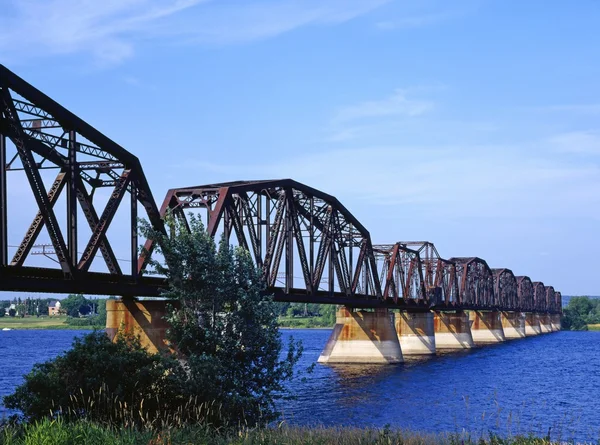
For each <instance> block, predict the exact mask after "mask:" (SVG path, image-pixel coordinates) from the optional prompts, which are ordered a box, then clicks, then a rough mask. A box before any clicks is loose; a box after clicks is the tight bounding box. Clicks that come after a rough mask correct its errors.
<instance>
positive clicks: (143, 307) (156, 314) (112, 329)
mask: <svg viewBox="0 0 600 445" xmlns="http://www.w3.org/2000/svg"><path fill="white" fill-rule="evenodd" d="M168 303H171V304H172V303H173V302H172V301H167V300H145V301H136V300H107V301H106V334H107V335H108V337H109V338H110V339H111V340H112V341H115V339H116V338H117V334H121V333H122V334H132V335H134V336H137V337H139V339H140V343H141V344H142V346H143V347H145V348H146V349H147V350H148V351H149V352H151V353H157V352H158V351H161V350H164V349H168V348H169V343H168V341H167V340H166V332H167V329H168V327H169V325H168V324H167V322H166V321H165V320H164V316H165V315H166V313H167V304H168Z"/></svg>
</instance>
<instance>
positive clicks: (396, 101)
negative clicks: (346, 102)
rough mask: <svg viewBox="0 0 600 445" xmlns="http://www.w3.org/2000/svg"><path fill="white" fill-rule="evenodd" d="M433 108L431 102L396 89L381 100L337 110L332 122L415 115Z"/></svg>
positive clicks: (339, 122)
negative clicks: (413, 97)
mask: <svg viewBox="0 0 600 445" xmlns="http://www.w3.org/2000/svg"><path fill="white" fill-rule="evenodd" d="M433 108H434V104H433V102H430V101H426V100H420V99H410V98H408V97H407V91H406V90H401V89H398V90H396V91H395V92H394V94H392V95H391V96H389V97H387V98H385V99H382V100H372V101H366V102H362V103H359V104H356V105H350V106H347V107H344V108H341V109H340V110H338V111H337V113H336V114H335V116H334V118H333V122H334V123H337V124H341V123H346V122H353V121H357V120H362V119H369V118H383V117H390V116H405V117H415V116H420V115H422V114H424V113H426V112H428V111H431V110H432V109H433Z"/></svg>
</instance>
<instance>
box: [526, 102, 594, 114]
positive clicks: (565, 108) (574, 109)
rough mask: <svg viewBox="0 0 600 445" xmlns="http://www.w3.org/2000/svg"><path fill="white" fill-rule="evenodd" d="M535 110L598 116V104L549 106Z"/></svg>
mask: <svg viewBox="0 0 600 445" xmlns="http://www.w3.org/2000/svg"><path fill="white" fill-rule="evenodd" d="M536 110H539V111H546V112H560V113H562V112H564V113H580V114H600V104H564V105H549V106H545V107H539V108H536Z"/></svg>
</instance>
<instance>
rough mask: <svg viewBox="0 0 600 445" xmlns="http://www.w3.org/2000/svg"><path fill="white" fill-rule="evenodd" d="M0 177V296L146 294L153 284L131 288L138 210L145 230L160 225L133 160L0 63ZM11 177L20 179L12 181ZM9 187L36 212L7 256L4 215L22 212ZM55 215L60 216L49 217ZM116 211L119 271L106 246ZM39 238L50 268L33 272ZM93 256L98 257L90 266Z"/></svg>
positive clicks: (8, 218)
mask: <svg viewBox="0 0 600 445" xmlns="http://www.w3.org/2000/svg"><path fill="white" fill-rule="evenodd" d="M0 172H1V179H0V281H1V282H2V288H3V289H5V290H36V291H49V292H65V293H67V292H86V293H105V294H117V295H129V294H137V293H138V291H142V288H143V292H150V293H154V294H155V293H156V291H153V292H152V289H154V286H150V287H144V286H138V284H139V282H138V273H137V267H135V265H136V263H137V255H138V245H137V243H138V240H137V218H138V209H139V207H141V208H142V209H143V210H145V213H146V215H147V217H148V218H149V220H150V221H151V222H152V224H153V225H155V227H162V222H161V220H160V215H159V213H158V209H157V208H156V204H155V202H154V199H153V197H152V193H151V191H150V187H149V186H148V183H147V181H146V177H145V175H144V172H143V170H142V168H141V165H140V162H139V160H138V159H137V158H136V157H135V156H134V155H132V154H131V153H129V152H128V151H126V150H125V149H124V148H122V147H121V146H119V145H118V144H116V143H115V142H113V141H112V140H110V139H109V138H107V137H106V136H104V135H103V134H102V133H100V132H99V131H97V130H96V129H94V128H93V127H92V126H90V125H89V124H87V123H86V122H84V121H83V120H82V119H80V118H79V117H77V116H75V115H74V114H73V113H71V112H70V111H68V110H67V109H65V108H64V107H62V106H61V105H59V104H58V103H57V102H55V101H54V100H52V99H50V98H49V97H48V96H46V95H45V94H44V93H42V92H41V91H39V90H37V89H36V88H34V87H33V86H31V85H30V84H28V83H27V82H25V81H24V80H23V79H21V78H20V77H18V76H17V75H15V74H14V73H12V72H11V71H9V70H8V69H6V68H5V67H4V66H2V65H0ZM9 173H10V174H11V178H10V180H9V178H8V176H9ZM19 175H20V177H21V180H20V181H19V179H18V178H16V179H15V180H14V181H13V176H19ZM12 184H18V187H19V189H20V190H19V192H18V195H19V196H21V195H22V196H23V197H24V196H25V195H26V193H25V189H26V188H29V189H30V190H31V194H32V196H33V198H34V204H32V210H33V212H35V211H36V210H37V213H35V216H33V219H32V221H31V223H30V224H29V226H28V228H27V230H25V233H24V234H23V237H22V240H21V241H20V242H14V244H15V247H14V249H15V250H14V252H11V251H10V250H9V248H11V249H12V248H13V247H12V246H11V245H10V243H9V234H8V229H7V227H8V226H9V224H10V223H11V221H12V217H13V214H15V216H19V215H20V214H21V213H22V212H23V211H25V209H24V206H23V203H22V202H18V204H17V205H14V206H13V205H12V201H11V205H9V202H8V201H9V199H8V198H9V197H11V196H10V195H15V193H14V192H15V191H16V190H15V189H16V188H17V187H15V186H13V185H12ZM9 186H10V187H12V189H11V191H12V192H13V193H11V194H9V193H8V190H7V189H8V188H9ZM98 195H101V196H100V197H98ZM138 204H140V206H138ZM33 206H35V209H33ZM62 207H66V212H65V213H62V211H61V212H59V209H60V208H62ZM120 209H121V210H120ZM119 210H120V211H121V213H120V214H122V213H127V214H128V215H127V216H128V218H127V220H128V221H129V222H128V227H127V228H126V231H125V233H127V236H126V237H125V239H126V240H127V241H126V243H127V245H129V253H128V257H127V259H126V261H129V262H130V265H125V267H126V269H125V270H124V267H123V265H121V264H119V260H118V259H117V254H116V253H115V250H114V245H113V244H111V243H110V241H109V239H108V230H109V228H110V227H111V224H112V222H113V220H114V218H115V215H116V214H117V212H118V211H119ZM17 214H19V215H17ZM119 231H120V232H121V233H122V232H123V228H121V229H120V230H119ZM40 234H44V235H45V237H46V236H47V239H49V241H50V245H49V246H48V247H49V248H50V249H49V250H51V251H52V254H53V255H54V257H55V259H56V267H54V268H52V267H36V266H37V265H36V264H35V262H34V261H32V260H31V255H32V253H33V252H32V248H33V246H34V244H35V242H36V240H37V239H38V237H40ZM9 253H10V255H9ZM97 257H101V258H102V259H101V260H99V262H100V263H103V264H101V265H99V267H96V266H98V264H97V263H96V262H95V260H96V258H97ZM28 260H29V262H28ZM92 265H94V268H92ZM146 281H147V280H146Z"/></svg>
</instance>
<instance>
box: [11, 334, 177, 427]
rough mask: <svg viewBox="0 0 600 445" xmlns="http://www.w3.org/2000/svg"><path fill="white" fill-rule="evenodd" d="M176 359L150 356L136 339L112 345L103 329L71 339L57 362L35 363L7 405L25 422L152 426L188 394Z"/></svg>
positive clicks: (172, 410)
mask: <svg viewBox="0 0 600 445" xmlns="http://www.w3.org/2000/svg"><path fill="white" fill-rule="evenodd" d="M184 380H185V379H184V375H183V372H182V369H181V367H180V366H179V364H178V362H177V361H176V360H173V359H171V358H168V357H163V356H160V355H153V354H149V353H148V352H147V351H146V350H145V349H143V348H142V347H141V345H140V344H139V341H137V339H135V338H131V337H130V338H119V339H118V340H117V341H116V342H115V343H112V342H111V341H110V340H109V339H108V337H107V336H106V335H105V334H104V333H103V332H93V333H91V334H89V335H87V336H85V337H83V338H81V339H76V340H75V341H74V342H73V348H72V349H71V350H69V351H67V352H66V353H64V354H63V355H60V356H58V357H57V358H55V359H54V360H50V361H47V362H45V363H41V364H36V365H35V366H34V368H33V370H32V371H31V372H30V373H29V374H27V375H26V376H25V382H24V383H23V384H22V385H21V386H19V387H18V388H17V389H16V391H15V393H14V394H12V395H9V396H6V397H5V398H4V405H5V406H6V407H7V408H10V409H15V410H20V411H21V412H22V413H23V416H24V418H25V420H27V421H30V422H31V421H37V420H40V419H42V418H44V417H52V418H54V417H55V416H57V415H61V417H62V418H63V419H67V420H70V419H79V418H85V419H92V420H94V421H97V422H102V423H107V424H129V425H141V424H152V422H156V421H159V420H160V418H159V417H160V416H163V415H165V414H172V413H174V412H176V411H177V410H178V409H179V407H180V406H182V405H184V404H185V403H186V401H187V400H188V398H186V397H185V396H184V393H183V392H182V390H183V388H182V386H181V383H182V381H184Z"/></svg>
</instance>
